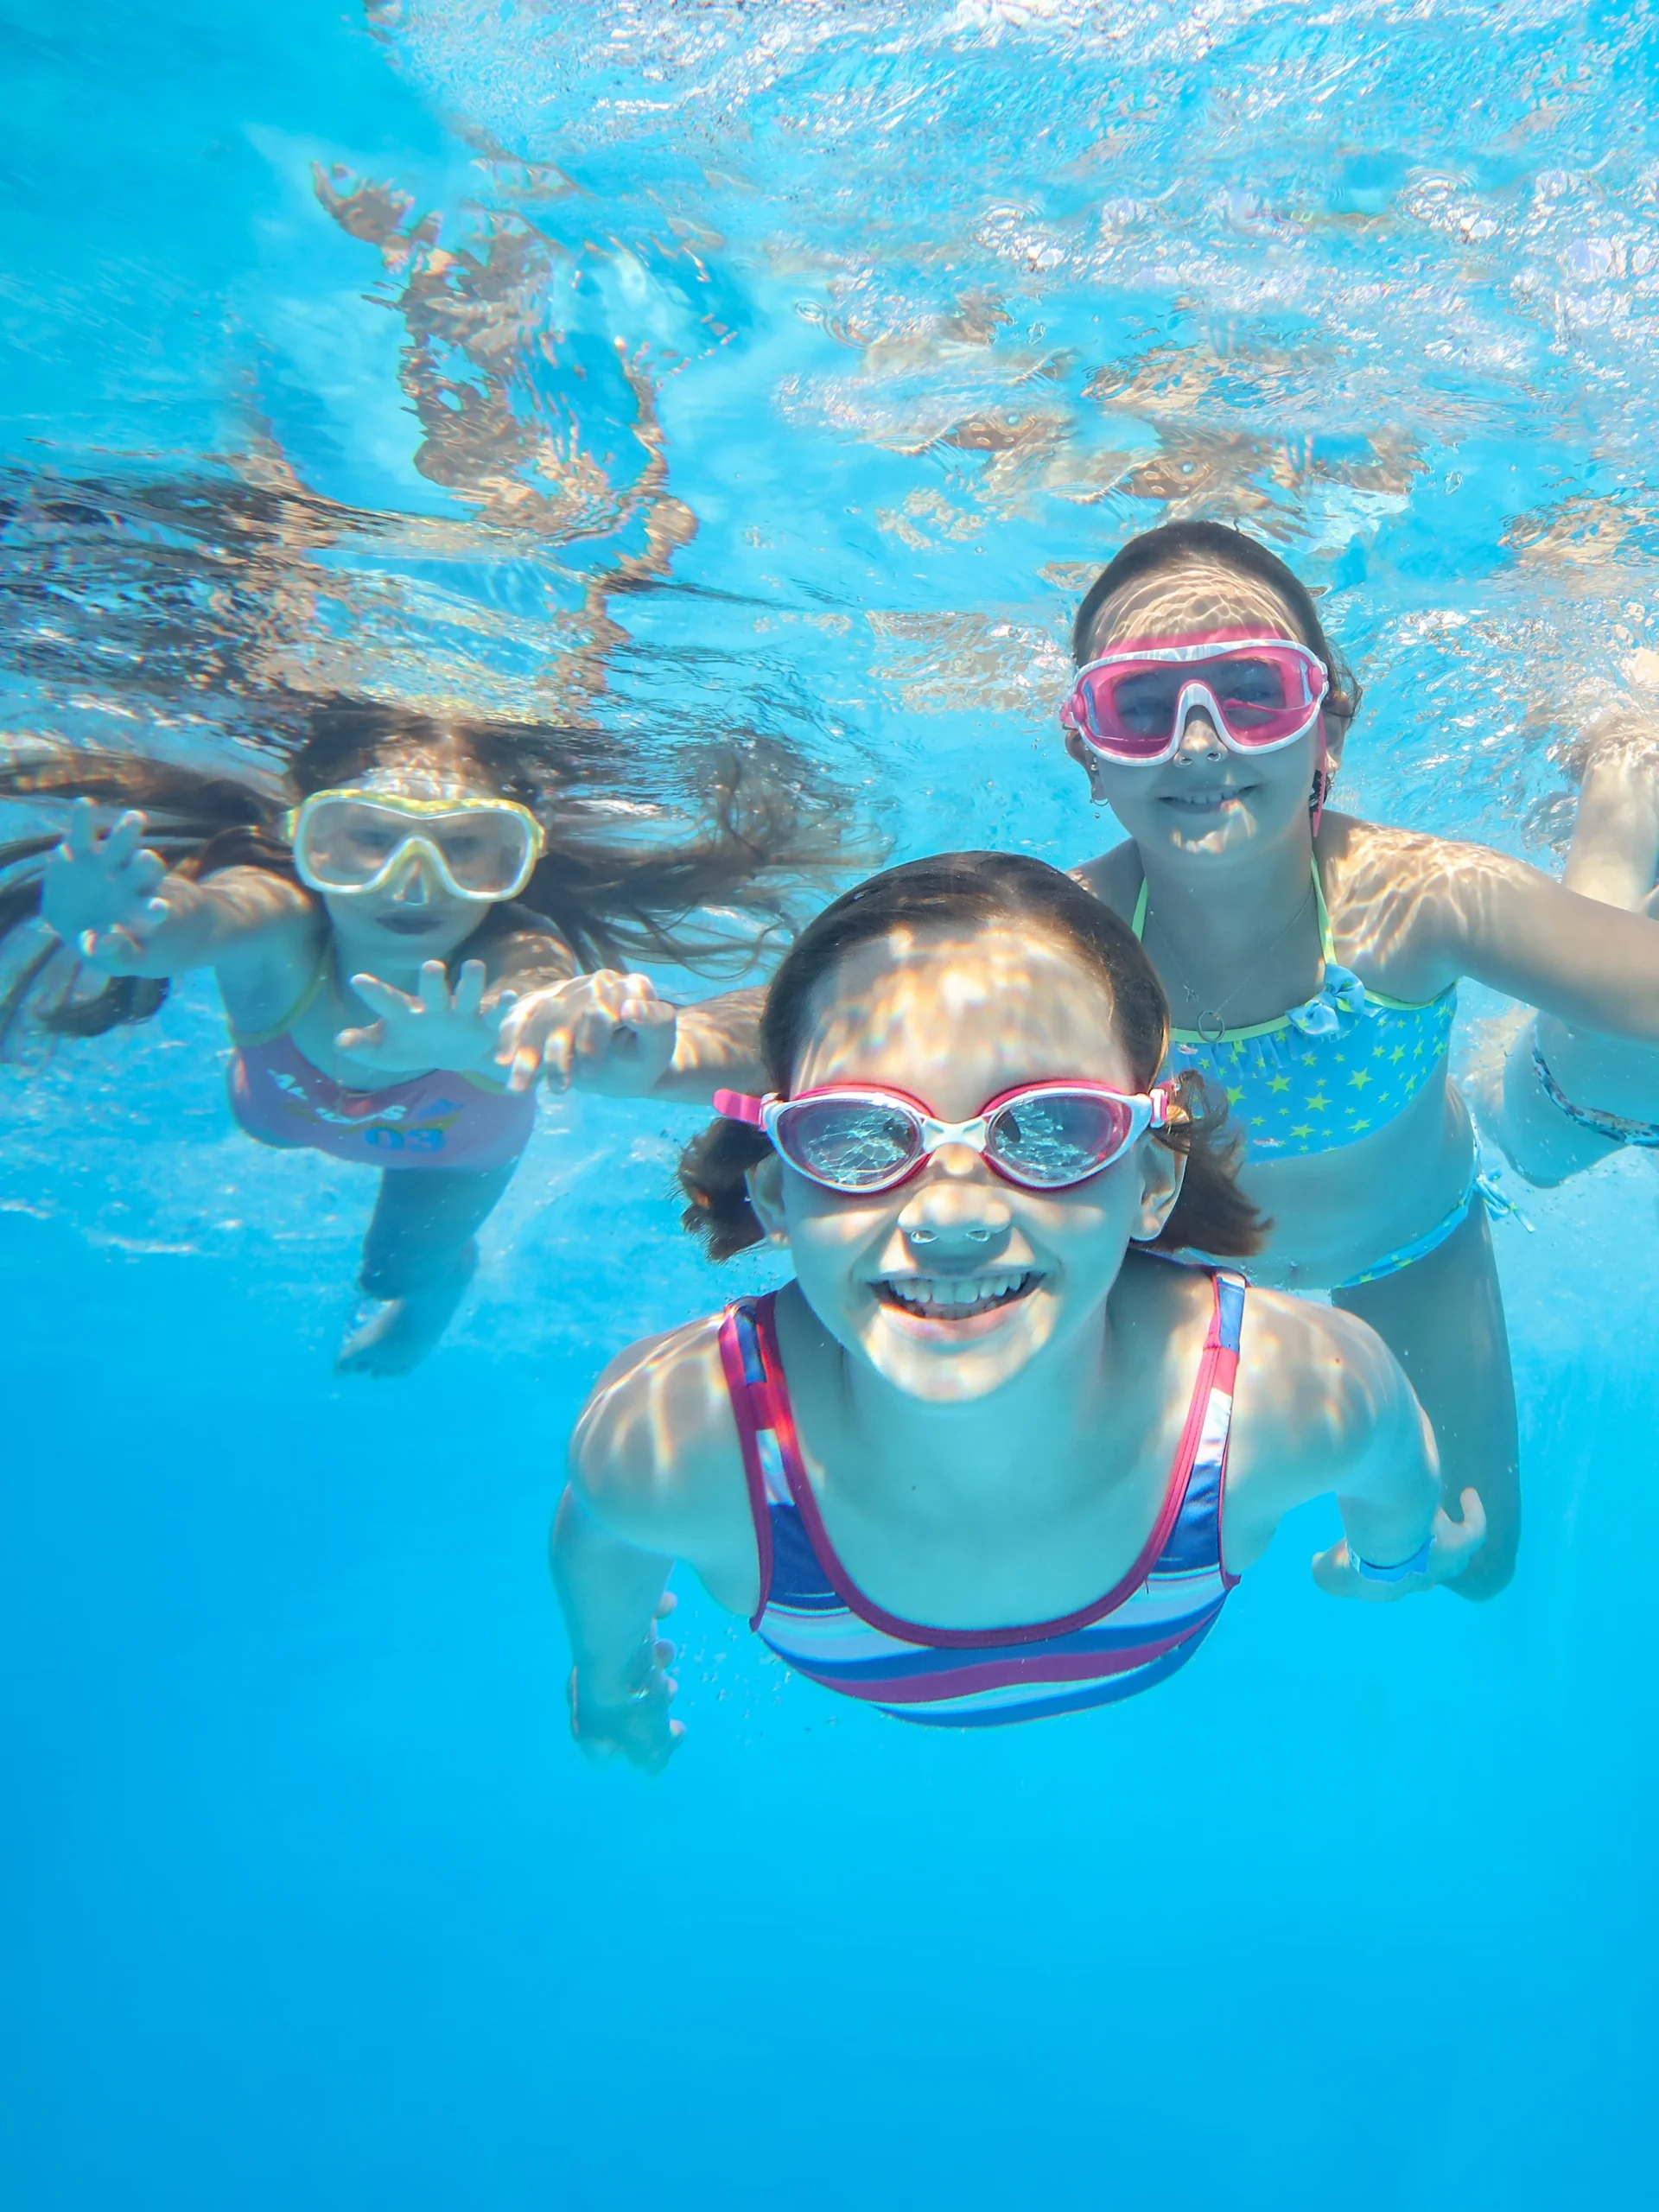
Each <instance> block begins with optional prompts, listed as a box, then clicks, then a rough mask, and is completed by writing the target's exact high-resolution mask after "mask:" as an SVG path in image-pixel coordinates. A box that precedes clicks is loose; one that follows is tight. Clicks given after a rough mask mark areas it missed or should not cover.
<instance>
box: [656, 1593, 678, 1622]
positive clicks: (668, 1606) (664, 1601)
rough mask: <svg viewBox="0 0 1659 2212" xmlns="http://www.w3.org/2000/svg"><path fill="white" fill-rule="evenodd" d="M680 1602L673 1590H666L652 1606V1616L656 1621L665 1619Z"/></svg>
mask: <svg viewBox="0 0 1659 2212" xmlns="http://www.w3.org/2000/svg"><path fill="white" fill-rule="evenodd" d="M679 1602H680V1601H679V1599H677V1597H676V1596H675V1594H674V1592H672V1591H671V1590H664V1592H663V1594H662V1596H661V1597H660V1598H659V1599H658V1600H657V1603H656V1604H655V1605H653V1606H652V1609H651V1618H652V1620H654V1621H665V1620H666V1619H667V1618H668V1617H669V1615H670V1614H671V1612H672V1611H674V1610H675V1608H676V1607H677V1605H678V1604H679Z"/></svg>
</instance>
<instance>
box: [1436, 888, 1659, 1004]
mask: <svg viewBox="0 0 1659 2212" xmlns="http://www.w3.org/2000/svg"><path fill="white" fill-rule="evenodd" d="M1422 929H1423V932H1424V935H1425V937H1426V938H1427V940H1428V941H1429V943H1430V944H1432V946H1433V956H1434V957H1435V959H1436V962H1437V964H1438V965H1439V967H1440V969H1441V971H1442V973H1443V974H1444V977H1445V980H1446V982H1451V981H1452V980H1454V979H1455V977H1456V976H1459V975H1466V976H1473V977H1474V978H1475V980H1476V981H1477V982H1482V983H1488V984H1490V985H1491V988H1493V989H1494V990H1498V991H1503V993H1505V994H1506V995H1507V996H1509V997H1510V998H1512V999H1519V1000H1520V1001H1522V1004H1523V1005H1527V1006H1535V1007H1538V1009H1539V1010H1540V1012H1541V1013H1544V1014H1557V1015H1559V1016H1560V1019H1561V1020H1563V1021H1567V1022H1572V1023H1574V1024H1576V1025H1578V1026H1579V1027H1583V1028H1586V1029H1593V1030H1596V1031H1598V1032H1599V1033H1601V1034H1602V1035H1604V1036H1608V1037H1627V1038H1630V1039H1634V1040H1636V1041H1637V1042H1639V1043H1643V1044H1659V927H1656V925H1654V924H1653V923H1652V922H1650V921H1649V920H1648V919H1647V918H1646V916H1645V915H1643V914H1639V913H1629V912H1619V911H1618V909H1616V908H1615V907H1612V906H1605V905H1603V904H1602V903H1601V900H1600V899H1599V898H1586V896H1585V895H1584V893H1583V892H1582V891H1580V890H1569V889H1567V887H1565V886H1564V885H1562V884H1559V883H1556V882H1554V881H1553V880H1552V879H1551V878H1550V877H1548V876H1547V875H1544V874H1541V873H1540V871H1539V870H1538V869H1536V868H1529V867H1528V866H1527V865H1526V863H1525V862H1524V861H1517V860H1511V859H1510V858H1509V857H1508V856H1507V855H1504V854H1502V853H1494V852H1491V851H1489V850H1488V849H1486V848H1485V847H1484V846H1481V845H1451V846H1443V847H1442V848H1441V849H1440V880H1439V881H1438V883H1437V884H1436V886H1435V887H1434V888H1433V891H1432V892H1431V893H1429V894H1428V895H1427V898H1426V899H1425V900H1424V902H1423V922H1422ZM1414 934H1415V932H1414Z"/></svg>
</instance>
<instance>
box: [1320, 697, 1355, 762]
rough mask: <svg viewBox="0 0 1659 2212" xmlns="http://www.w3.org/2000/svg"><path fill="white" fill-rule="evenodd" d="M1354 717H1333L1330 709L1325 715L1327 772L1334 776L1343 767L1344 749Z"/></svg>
mask: <svg viewBox="0 0 1659 2212" xmlns="http://www.w3.org/2000/svg"><path fill="white" fill-rule="evenodd" d="M1351 721H1352V717H1351V715H1333V714H1332V713H1331V712H1330V710H1329V709H1326V711H1325V773H1326V775H1327V776H1334V775H1335V774H1336V772H1337V771H1338V768H1340V767H1341V766H1342V748H1343V747H1344V745H1345V744H1346V743H1347V742H1348V731H1349V728H1350V727H1351Z"/></svg>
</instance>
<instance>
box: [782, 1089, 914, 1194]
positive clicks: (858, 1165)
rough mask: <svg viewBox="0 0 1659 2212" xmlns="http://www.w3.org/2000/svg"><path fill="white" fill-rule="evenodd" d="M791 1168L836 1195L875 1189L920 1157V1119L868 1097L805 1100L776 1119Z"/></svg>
mask: <svg viewBox="0 0 1659 2212" xmlns="http://www.w3.org/2000/svg"><path fill="white" fill-rule="evenodd" d="M777 1135H778V1149H779V1151H780V1152H781V1153H782V1154H783V1155H784V1157H785V1160H788V1161H789V1163H790V1165H791V1166H792V1167H798V1168H799V1169H800V1171H801V1173H803V1174H804V1175H810V1176H811V1177H812V1178H813V1179H814V1180H815V1181H817V1182H820V1183H829V1184H831V1185H833V1186H834V1187H835V1188H836V1190H838V1191H877V1190H880V1188H881V1187H882V1185H884V1184H887V1183H890V1182H892V1181H893V1178H894V1177H895V1176H897V1175H900V1174H902V1173H904V1171H905V1169H906V1167H908V1166H911V1164H912V1161H914V1160H918V1159H919V1158H920V1157H921V1148H922V1137H921V1126H920V1122H919V1119H918V1116H914V1115H912V1114H907V1113H906V1111H905V1109H904V1108H903V1107H901V1106H899V1105H897V1104H893V1105H886V1104H883V1103H880V1102H879V1101H877V1100H875V1099H868V1098H804V1099H802V1100H800V1101H799V1102H798V1103H791V1106H790V1107H789V1109H788V1110H787V1111H786V1112H785V1113H783V1114H780V1115H779V1117H778V1131H777Z"/></svg>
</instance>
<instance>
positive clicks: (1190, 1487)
mask: <svg viewBox="0 0 1659 2212" xmlns="http://www.w3.org/2000/svg"><path fill="white" fill-rule="evenodd" d="M1211 1281H1213V1283H1214V1286H1215V1289H1214V1298H1213V1303H1212V1304H1211V1309H1210V1325H1209V1327H1208V1329H1207V1330H1206V1331H1205V1339H1204V1350H1203V1352H1202V1353H1201V1355H1200V1356H1199V1359H1198V1374H1197V1376H1195V1377H1194V1379H1193V1384H1192V1402H1191V1403H1190V1404H1189V1406H1188V1408H1187V1414H1186V1425H1185V1427H1184V1428H1183V1430H1182V1431H1181V1440H1180V1442H1179V1445H1178V1446H1176V1449H1175V1459H1174V1464H1173V1466H1172V1467H1171V1469H1170V1476H1169V1491H1168V1503H1167V1504H1166V1508H1165V1515H1164V1518H1163V1522H1162V1529H1163V1541H1162V1542H1160V1546H1159V1554H1158V1555H1159V1559H1160V1561H1161V1560H1165V1559H1166V1558H1168V1557H1169V1556H1170V1555H1171V1550H1170V1548H1171V1547H1172V1546H1173V1550H1174V1552H1175V1553H1176V1554H1180V1555H1181V1558H1182V1562H1183V1564H1184V1565H1191V1564H1192V1563H1193V1560H1194V1559H1198V1558H1201V1559H1202V1560H1205V1561H1207V1562H1209V1563H1210V1564H1211V1565H1213V1566H1215V1567H1217V1568H1218V1569H1219V1570H1220V1573H1221V1576H1222V1580H1223V1581H1224V1584H1225V1586H1227V1588H1228V1589H1231V1588H1232V1586H1233V1585H1234V1583H1235V1582H1236V1580H1237V1579H1238V1578H1237V1576H1236V1575H1232V1574H1229V1573H1228V1572H1227V1568H1226V1565H1225V1562H1224V1559H1223V1556H1222V1548H1221V1513H1222V1503H1223V1497H1224V1492H1225V1490H1226V1486H1227V1447H1228V1443H1229V1440H1230V1435H1231V1432H1232V1422H1233V1392H1234V1388H1235V1385H1236V1382H1237V1378H1238V1346H1239V1338H1240V1333H1241V1331H1242V1329H1243V1321H1244V1292H1245V1287H1246V1286H1245V1281H1244V1278H1243V1275H1240V1274H1235V1273H1234V1272H1233V1271H1232V1270H1231V1269H1229V1268H1217V1270H1216V1272H1215V1274H1214V1275H1213V1276H1212V1277H1211ZM1178 1530H1179V1532H1180V1533H1179V1535H1178V1533H1177V1532H1178Z"/></svg>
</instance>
